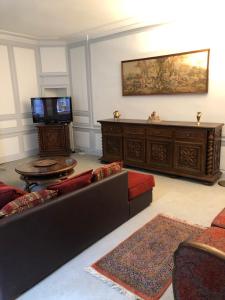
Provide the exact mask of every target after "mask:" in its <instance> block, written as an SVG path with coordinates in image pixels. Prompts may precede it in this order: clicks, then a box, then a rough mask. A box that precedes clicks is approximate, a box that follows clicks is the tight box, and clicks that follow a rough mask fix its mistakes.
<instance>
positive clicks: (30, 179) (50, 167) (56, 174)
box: [15, 156, 77, 192]
mask: <svg viewBox="0 0 225 300" xmlns="http://www.w3.org/2000/svg"><path fill="white" fill-rule="evenodd" d="M76 165H77V161H76V160H75V159H73V158H71V157H63V156H59V157H57V156H55V157H50V158H48V159H42V160H40V159H38V160H37V159H36V160H33V161H31V162H28V163H24V164H22V165H19V166H18V167H16V168H15V171H16V172H17V173H19V174H20V175H21V176H20V178H21V180H23V181H25V183H26V186H25V190H27V191H29V192H30V191H31V190H32V188H33V187H34V186H36V185H39V184H47V185H48V184H51V183H54V182H58V181H60V180H62V179H65V178H67V177H68V176H70V175H72V174H73V172H74V170H73V169H74V167H75V166H76Z"/></svg>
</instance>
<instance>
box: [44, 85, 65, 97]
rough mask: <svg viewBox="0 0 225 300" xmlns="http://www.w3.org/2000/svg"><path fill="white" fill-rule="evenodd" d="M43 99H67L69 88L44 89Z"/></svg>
mask: <svg viewBox="0 0 225 300" xmlns="http://www.w3.org/2000/svg"><path fill="white" fill-rule="evenodd" d="M42 94H43V97H65V96H68V95H67V88H66V87H65V88H64V87H62V88H58V87H57V88H56V87H52V88H43V90H42Z"/></svg>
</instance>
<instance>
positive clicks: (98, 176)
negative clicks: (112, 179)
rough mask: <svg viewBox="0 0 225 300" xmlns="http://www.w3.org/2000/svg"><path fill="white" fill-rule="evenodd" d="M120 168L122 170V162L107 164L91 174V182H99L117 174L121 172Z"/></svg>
mask: <svg viewBox="0 0 225 300" xmlns="http://www.w3.org/2000/svg"><path fill="white" fill-rule="evenodd" d="M122 168H123V162H121V161H116V162H113V163H111V164H107V165H104V166H102V167H100V168H97V169H96V170H95V171H94V172H93V176H92V181H93V182H96V181H100V180H102V179H104V178H106V177H108V176H110V175H113V174H116V173H119V172H121V171H122Z"/></svg>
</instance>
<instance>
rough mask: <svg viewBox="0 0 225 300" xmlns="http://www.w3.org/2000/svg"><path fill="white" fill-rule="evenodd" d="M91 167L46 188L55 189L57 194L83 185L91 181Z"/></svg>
mask: <svg viewBox="0 0 225 300" xmlns="http://www.w3.org/2000/svg"><path fill="white" fill-rule="evenodd" d="M92 172H93V169H91V170H88V171H86V172H84V173H81V174H78V175H76V176H74V177H72V178H68V179H66V180H63V181H61V182H59V183H56V184H52V185H49V186H48V187H47V189H49V190H56V191H57V192H58V194H59V195H63V194H67V193H70V192H73V191H76V190H78V189H80V188H82V187H85V186H87V185H89V184H90V183H91V179H92Z"/></svg>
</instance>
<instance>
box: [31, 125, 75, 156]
mask: <svg viewBox="0 0 225 300" xmlns="http://www.w3.org/2000/svg"><path fill="white" fill-rule="evenodd" d="M36 127H37V130H38V141H39V155H40V156H51V155H69V154H70V153H71V150H70V135H69V124H38V125H36Z"/></svg>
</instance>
